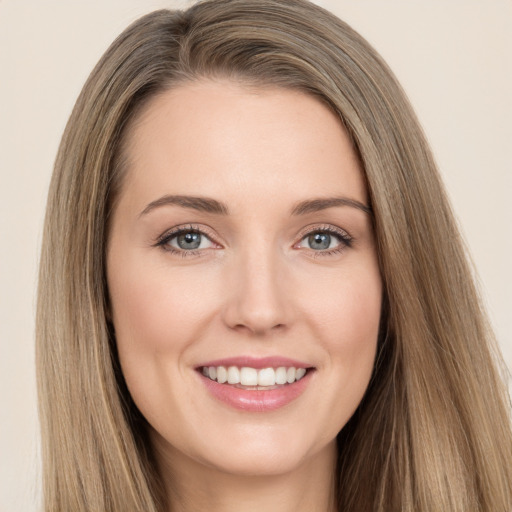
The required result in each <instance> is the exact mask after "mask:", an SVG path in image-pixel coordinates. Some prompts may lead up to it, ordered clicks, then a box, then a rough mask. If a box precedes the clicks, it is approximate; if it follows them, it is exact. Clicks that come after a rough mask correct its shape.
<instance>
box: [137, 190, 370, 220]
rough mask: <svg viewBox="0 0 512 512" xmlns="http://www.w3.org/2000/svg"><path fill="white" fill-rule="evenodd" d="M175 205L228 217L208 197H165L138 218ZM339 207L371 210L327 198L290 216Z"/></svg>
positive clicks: (302, 205)
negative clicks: (163, 207)
mask: <svg viewBox="0 0 512 512" xmlns="http://www.w3.org/2000/svg"><path fill="white" fill-rule="evenodd" d="M169 205H176V206H181V207H182V208H190V209H192V210H197V211H200V212H205V213H213V214H215V215H229V208H228V207H227V206H226V205H225V204H224V203H221V202H220V201H217V200H216V199H211V198H208V197H195V196H182V195H165V196H162V197H160V198H159V199H156V200H155V201H152V202H151V203H149V204H148V205H147V206H146V208H144V210H142V212H141V213H140V215H139V217H140V216H142V215H146V214H148V213H149V212H151V211H152V210H154V209H155V208H159V207H161V206H169ZM337 206H338V207H339V206H349V207H351V208H357V209H358V210H361V211H363V212H364V213H367V214H369V215H371V213H372V209H371V207H369V206H366V205H364V204H363V203H361V202H360V201H357V200H355V199H349V198H347V197H327V198H318V199H308V200H305V201H301V202H299V203H297V204H296V205H295V206H294V207H293V208H292V215H295V216H298V215H306V214H308V213H314V212H319V211H322V210H327V209H328V208H334V207H337Z"/></svg>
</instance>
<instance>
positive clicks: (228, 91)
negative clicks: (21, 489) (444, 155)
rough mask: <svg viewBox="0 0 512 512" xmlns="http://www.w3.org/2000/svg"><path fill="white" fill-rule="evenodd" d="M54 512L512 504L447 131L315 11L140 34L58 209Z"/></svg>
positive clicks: (50, 231) (48, 404)
mask: <svg viewBox="0 0 512 512" xmlns="http://www.w3.org/2000/svg"><path fill="white" fill-rule="evenodd" d="M39 294H40V299H39V308H38V348H37V358H38V369H39V389H40V404H41V405H40V408H41V420H42V429H43V462H44V468H43V471H44V478H45V503H46V505H45V506H46V509H47V510H145V511H150V510H155V511H156V510H160V511H163V510H202V509H208V510H231V509H234V508H237V509H243V510H260V509H262V508H263V507H267V508H269V509H272V510H276V511H277V510H289V509H291V508H292V507H293V508H294V510H326V511H327V510H329V511H330V510H354V511H363V510H372V511H374V510H375V511H377V510H380V511H389V510H403V511H413V510H414V511H422V510H425V511H426V510H429V511H430V510H460V511H463V510H464V511H466V510H478V511H497V510H503V511H506V510H510V509H511V507H512V490H511V484H510V482H511V481H512V478H511V477H512V475H511V472H512V469H511V461H512V444H511V430H510V422H509V417H508V405H507V404H508V401H507V400H508V399H507V395H506V391H505V388H504V385H503V383H502V382H501V380H500V377H499V374H498V371H497V369H496V364H495V359H496V357H495V354H494V353H493V351H494V345H493V342H492V335H491V333H490V329H489V327H488V325H487V322H486V319H485V316H484V314H483V312H482V309H481V306H480V305H479V302H478V298H477V294H476V292H475V289H474V286H473V283H472V280H471V274H470V271H469V268H468V265H467V263H466V258H465V255H464V251H463V249H462V244H461V242H460V239H459V235H458V233H457V230H456V227H455V224H454V221H453V218H452V214H451V212H450V209H449V206H448V203H447V200H446V198H445V195H444V191H443V188H442V185H441V184H440V180H439V177H438V175H437V172H436V169H435V164H434V162H433V160H432V157H431V154H430V151H429V149H428V146H427V144H426V142H425V140H424V137H423V135H422V133H421V130H420V128H419V126H418V123H417V121H416V119H415V117H414V115H413V113H412V111H411V108H410V106H409V105H408V102H407V100H406V98H405V97H404V94H403V93H402V91H401V89H400V87H399V85H398V84H397V83H396V81H395V79H394V78H393V76H392V74H391V72H390V71H389V69H388V68H387V67H386V65H385V64H384V63H383V62H382V60H381V59H380V57H379V56H378V55H377V54H376V53H375V51H374V50H373V49H372V48H371V47H369V45H368V44H367V43H366V42H365V41H364V40H363V39H362V38H361V37H360V36H359V35H358V34H356V33H354V31H352V30H351V29H350V28H349V27H348V26H346V25H345V24H344V23H343V22H341V21H340V20H338V19H337V18H335V17H333V16H332V15H330V14H329V13H327V12H326V11H323V10H322V9H320V8H318V7H315V6H314V5H311V4H309V3H306V2H303V1H294V2H291V1H289V0H263V1H262V0H258V1H256V0H253V1H250V0H229V1H228V0H212V1H206V2H203V3H199V4H197V5H195V6H193V7H191V8H190V9H189V10H187V11H185V12H172V11H158V12H155V13H153V14H150V15H148V16H145V17H144V18H142V19H141V20H139V21H138V22H136V23H134V24H133V25H132V26H131V27H129V28H128V29H127V30H126V31H125V32H124V33H123V34H122V35H121V36H120V37H119V38H118V39H117V40H116V41H115V42H114V43H113V45H112V46H111V47H110V49H109V50H108V51H107V52H106V54H105V55H104V57H103V58H102V59H101V61H100V63H99V64H98V65H97V67H96V68H95V70H94V71H93V73H92V74H91V76H90V78H89V80H88V82H87V83H86V85H85V87H84V90H83V92H82V94H81V96H80V98H79V100H78V102H77V104H76V106H75V109H74V112H73V114H72V116H71V119H70V121H69V123H68V127H67V129H66V132H65V134H64V137H63V141H62V144H61V148H60V151H59V155H58V158H57V162H56V168H55V172H54V177H53V181H52V186H51V190H50V196H49V200H48V210H47V217H46V229H45V235H44V244H43V255H42V262H41V277H40V287H39Z"/></svg>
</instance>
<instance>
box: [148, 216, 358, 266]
mask: <svg viewBox="0 0 512 512" xmlns="http://www.w3.org/2000/svg"><path fill="white" fill-rule="evenodd" d="M186 233H197V234H199V235H202V236H205V237H206V238H208V240H209V241H210V242H211V243H212V244H215V242H214V241H213V240H212V238H213V237H212V236H211V235H209V234H208V233H207V232H205V230H204V228H203V227H199V226H195V225H193V224H189V225H188V226H183V227H177V228H173V229H171V230H170V231H166V232H165V233H164V234H162V235H161V236H159V237H158V239H157V240H156V242H155V243H154V246H155V247H160V248H161V249H162V250H164V251H166V252H169V253H171V254H175V255H179V256H181V257H182V258H188V257H193V256H199V255H200V254H201V252H202V251H204V249H190V250H186V249H179V250H178V249H175V248H174V247H172V246H170V245H168V244H169V242H170V241H171V240H172V239H174V238H176V237H178V236H179V235H183V234H186ZM316 233H326V234H328V235H334V236H335V237H336V238H337V239H338V241H339V242H340V244H339V245H338V246H337V247H335V248H333V249H325V250H322V251H315V250H313V249H310V251H311V254H312V256H313V257H314V258H319V257H328V256H333V255H335V254H340V253H342V252H343V251H344V250H345V249H346V248H350V247H352V244H353V243H354V238H353V237H352V236H350V235H349V234H348V233H347V232H346V231H344V230H342V229H339V228H335V227H333V226H329V225H321V226H315V227H314V228H313V229H307V230H304V231H302V232H301V233H300V235H299V236H300V238H299V241H298V242H297V243H295V244H294V247H297V245H298V244H300V243H301V242H302V241H303V240H304V239H305V238H306V237H308V236H312V235H314V234H316Z"/></svg>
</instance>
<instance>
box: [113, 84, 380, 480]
mask: <svg viewBox="0 0 512 512" xmlns="http://www.w3.org/2000/svg"><path fill="white" fill-rule="evenodd" d="M125 148H126V157H127V174H126V178H125V181H124V183H123V188H122V191H121V195H120V197H119V202H118V205H117V207H116V210H115V213H114V217H113V222H112V226H111V232H110V239H109V246H108V261H107V265H108V267H107V269H108V272H107V274H108V287H109V292H110V299H111V304H112V312H113V322H114V327H115V333H116V340H117V346H118V351H119V358H120V362H121V367H122V371H123V374H124V377H125V379H126V383H127V385H128V389H129V391H130V393H131V395H132V397H133V400H134V401H135V404H136V405H137V407H138V408H139V409H140V411H141V412H142V414H143V415H144V416H145V418H146V419H147V421H148V423H149V425H150V433H151V438H152V440H153V442H154V444H155V446H156V447H157V452H158V454H159V455H160V456H163V457H166V458H167V459H168V460H170V461H174V462H171V467H172V464H173V463H174V464H179V461H184V462H185V461H186V462H187V463H188V464H200V465H202V467H209V468H210V469H211V468H214V469H219V470H222V471H223V472H228V473H236V474H252V475H256V474H278V473H284V472H288V471H292V470H293V469H295V468H298V467H300V466H302V465H304V464H308V463H310V462H311V461H313V460H314V459H315V460H317V459H318V458H322V457H332V454H333V452H334V450H335V437H336V435H337V433H338V432H339V431H340V430H341V429H342V428H343V426H344V425H345V423H346V422H347V421H348V419H349V418H350V417H351V415H352V414H353V412H354V410H355V409H356V407H357V406H358V404H359V402H360V400H361V398H362V396H363V394H364V392H365V390H366V388H367V385H368V382H369V379H370V375H371V372H372V367H373V363H374V358H375V352H376V345H377V334H378V328H379V318H380V310H381V290H382V284H381V277H380V274H379V268H378V263H377V254H376V249H375V243H374V236H373V232H372V222H371V217H370V215H369V213H368V211H367V208H366V205H368V196H367V191H366V188H365V182H364V179H363V173H362V171H361V167H360V164H359V162H358V159H357V157H356V154H355V153H354V150H353V149H352V147H351V144H350V142H349V139H348V137H347V134H346V133H345V131H344V129H343V128H342V126H341V124H340V122H339V120H338V119H337V117H336V116H334V115H333V114H332V113H331V112H330V110H329V109H328V108H326V107H325V106H324V105H323V104H321V103H320V102H319V101H318V100H316V99H314V98H313V97H310V96H308V95H305V94H302V93H300V92H294V91H291V90H286V89H277V88H276V89H273V88H260V89H254V88H252V89H249V88H247V87H244V86H242V85H237V84H236V83H233V82H220V81H219V82H213V81H200V82H197V83H192V84H188V85H182V86H180V87H178V88H175V89H173V90H171V91H168V92H165V93H163V94H161V95H159V96H157V97H155V98H153V99H152V100H151V102H150V103H149V104H148V106H147V107H146V108H145V110H144V111H143V112H142V114H141V115H140V116H139V118H138V120H137V121H136V122H135V123H134V124H133V125H132V127H131V129H130V132H129V135H128V138H127V141H126V146H125ZM304 373H305V375H303V374H304ZM205 374H207V375H205ZM258 379H259V380H258ZM283 382H284V383H283Z"/></svg>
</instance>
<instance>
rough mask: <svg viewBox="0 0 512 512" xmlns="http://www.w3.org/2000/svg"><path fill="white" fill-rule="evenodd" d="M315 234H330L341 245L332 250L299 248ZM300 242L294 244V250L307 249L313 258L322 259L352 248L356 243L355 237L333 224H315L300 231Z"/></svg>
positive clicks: (298, 236)
mask: <svg viewBox="0 0 512 512" xmlns="http://www.w3.org/2000/svg"><path fill="white" fill-rule="evenodd" d="M314 233H328V234H330V235H334V236H336V237H337V238H338V239H339V242H340V243H339V245H338V246H337V247H334V248H332V249H324V250H319V251H317V250H314V249H308V248H303V247H299V244H300V243H301V242H302V241H303V240H304V239H305V238H306V237H307V236H311V235H312V234H314ZM297 238H298V240H297V241H296V242H295V243H294V245H293V247H294V249H305V250H306V252H307V253H309V254H310V255H312V256H313V257H315V258H317V257H322V256H331V255H335V254H339V253H341V252H342V251H344V250H345V249H347V248H350V247H351V246H352V244H353V242H354V237H353V236H351V235H350V234H349V233H348V232H347V231H346V230H344V229H342V228H340V227H338V226H335V225H332V224H314V225H309V226H306V227H304V228H303V229H301V230H300V232H299V233H298V235H297Z"/></svg>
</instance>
